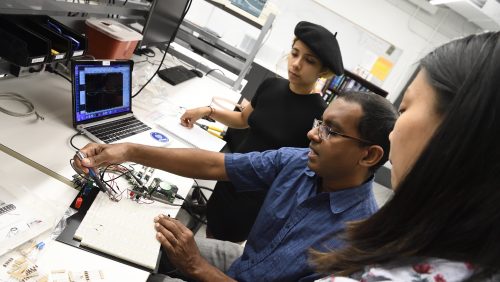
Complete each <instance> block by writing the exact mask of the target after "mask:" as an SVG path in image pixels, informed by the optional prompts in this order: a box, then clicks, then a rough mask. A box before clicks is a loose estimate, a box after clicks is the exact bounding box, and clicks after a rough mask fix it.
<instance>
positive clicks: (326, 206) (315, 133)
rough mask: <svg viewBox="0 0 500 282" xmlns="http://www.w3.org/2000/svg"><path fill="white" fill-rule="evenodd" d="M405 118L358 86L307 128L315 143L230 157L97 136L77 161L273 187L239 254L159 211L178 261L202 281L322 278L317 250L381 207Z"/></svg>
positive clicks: (162, 231) (165, 240) (163, 235)
mask: <svg viewBox="0 0 500 282" xmlns="http://www.w3.org/2000/svg"><path fill="white" fill-rule="evenodd" d="M396 117H397V113H396V112H395V110H394V108H393V107H392V105H391V104H390V103H389V102H388V101H387V100H385V99H384V98H382V97H380V96H377V95H375V94H369V93H357V92H353V93H347V94H343V95H340V96H339V97H338V98H337V99H335V100H333V102H332V103H331V104H330V106H329V107H328V108H327V109H326V110H325V112H324V114H323V121H315V123H314V125H313V128H312V129H311V130H310V131H309V133H308V137H309V139H310V140H311V143H310V146H309V148H282V149H280V150H276V151H266V152H263V153H256V152H254V153H247V154H226V155H224V154H221V153H214V152H208V151H202V150H196V149H166V148H154V147H148V146H142V145H136V144H116V145H98V144H89V145H87V146H86V147H85V148H83V149H82V151H83V152H84V153H86V155H87V156H89V157H88V158H87V159H84V160H83V161H82V162H81V163H80V162H79V160H78V159H77V158H75V163H76V165H77V166H79V167H83V168H84V170H86V167H94V166H97V165H100V164H106V163H121V162H124V161H132V162H136V163H141V164H144V165H146V166H151V167H156V168H160V169H163V170H166V171H169V172H172V173H176V174H179V175H183V176H186V177H193V178H204V179H217V180H228V179H229V180H231V181H232V182H233V183H234V184H235V187H238V189H239V190H241V191H248V190H254V189H267V190H268V194H267V196H266V200H265V201H264V204H263V206H262V208H261V211H260V213H259V216H258V217H257V220H256V222H255V224H254V227H253V228H252V231H251V233H250V236H249V238H248V240H247V243H246V246H245V248H244V250H243V253H242V254H241V256H240V257H239V258H237V259H236V257H238V255H239V254H240V253H236V254H237V255H235V253H234V252H233V253H232V254H231V255H232V257H228V256H226V255H225V254H226V251H227V250H229V249H231V250H234V248H235V246H234V245H230V244H232V243H229V242H221V241H218V240H208V241H207V242H209V243H210V242H211V243H210V244H208V245H209V246H208V247H207V244H206V242H204V243H203V245H202V244H201V242H199V244H200V245H199V247H200V248H198V246H197V244H196V242H195V240H194V238H193V234H192V232H191V231H190V230H189V229H187V228H186V227H185V226H183V225H182V224H181V223H180V222H178V221H177V220H175V219H170V218H168V217H166V216H159V217H157V218H156V219H155V221H156V224H155V227H156V229H157V231H158V233H157V238H158V240H159V241H160V242H161V244H162V246H163V249H164V250H165V252H166V253H167V256H168V258H169V260H170V262H171V263H172V265H174V266H175V267H176V268H177V269H178V270H179V271H180V272H181V273H182V274H183V275H185V276H187V277H189V278H191V279H195V280H197V281H233V279H234V280H237V281H297V280H302V281H310V280H313V279H315V278H316V277H317V276H316V275H315V274H314V272H313V269H312V268H311V267H310V266H309V265H308V263H307V257H308V250H309V249H310V248H314V249H318V250H323V251H324V250H326V249H335V248H338V247H339V246H341V244H342V241H341V240H340V239H339V238H338V237H337V235H339V233H340V232H342V230H343V229H344V226H345V223H346V222H348V221H353V220H360V219H363V218H366V217H368V216H370V215H371V214H372V213H374V212H375V210H376V203H375V200H374V197H373V194H372V180H373V173H374V172H375V170H376V169H377V168H378V167H379V166H380V165H382V164H383V163H385V161H386V160H387V153H388V150H389V141H388V135H389V133H390V131H391V130H392V127H393V125H394V122H395V120H396ZM210 246H213V248H212V249H215V251H214V250H209V252H215V253H216V254H217V255H216V256H217V259H215V260H214V258H207V257H205V258H204V257H203V255H206V254H207V252H206V250H207V249H210ZM200 249H201V250H202V254H200ZM226 249H227V250H226ZM228 254H229V253H228ZM207 259H208V260H207ZM216 260H217V261H216ZM233 261H234V262H233ZM214 265H216V266H217V267H216V266H214ZM229 266H230V267H229ZM228 267H229V269H228Z"/></svg>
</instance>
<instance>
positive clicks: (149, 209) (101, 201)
mask: <svg viewBox="0 0 500 282" xmlns="http://www.w3.org/2000/svg"><path fill="white" fill-rule="evenodd" d="M166 208H167V205H165V204H162V203H158V202H155V203H152V204H139V203H137V202H135V201H132V200H130V199H126V198H124V199H122V200H120V201H119V202H113V201H110V200H109V198H108V196H107V195H106V194H104V193H98V194H97V197H96V198H95V200H94V202H93V203H92V206H91V207H90V208H89V210H88V211H87V213H86V215H85V217H84V218H83V220H82V222H81V223H80V226H79V227H78V229H77V230H76V233H75V235H74V238H75V239H77V240H81V242H80V246H83V247H87V248H91V249H94V250H96V251H99V252H102V253H105V254H108V255H112V256H114V257H117V258H119V259H123V260H125V261H128V262H131V263H135V264H137V265H140V266H143V267H145V268H147V269H155V268H156V265H157V262H158V259H159V252H160V243H159V242H158V240H157V239H156V230H155V229H154V221H153V219H154V218H155V217H156V216H157V215H159V214H165V213H166Z"/></svg>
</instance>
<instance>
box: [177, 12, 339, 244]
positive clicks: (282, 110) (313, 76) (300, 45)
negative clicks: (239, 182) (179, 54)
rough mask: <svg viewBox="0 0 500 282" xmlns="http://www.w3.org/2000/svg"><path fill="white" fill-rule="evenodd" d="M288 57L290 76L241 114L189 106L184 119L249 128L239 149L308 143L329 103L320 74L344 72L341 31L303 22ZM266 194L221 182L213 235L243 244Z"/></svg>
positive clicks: (267, 87) (213, 206)
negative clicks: (317, 90) (205, 119)
mask: <svg viewBox="0 0 500 282" xmlns="http://www.w3.org/2000/svg"><path fill="white" fill-rule="evenodd" d="M294 34H295V38H294V40H293V43H292V50H291V51H290V54H289V56H288V80H287V79H284V78H268V79H266V80H265V81H263V82H262V84H261V85H260V86H259V87H258V89H257V91H256V93H255V96H254V97H253V98H252V101H251V103H250V104H249V105H248V106H247V107H245V108H244V109H243V110H242V111H241V112H236V111H228V110H219V109H214V108H212V107H210V106H208V107H200V108H195V109H190V110H187V111H186V112H185V113H184V115H183V116H182V117H181V123H182V124H183V125H184V126H186V127H192V126H193V125H194V123H195V122H196V121H197V120H198V119H200V118H201V117H203V116H210V117H211V118H213V119H215V120H217V121H219V122H221V123H223V124H225V125H227V126H228V127H230V128H249V130H247V133H246V136H245V138H244V140H243V141H242V143H241V144H240V145H239V146H238V148H237V150H235V152H237V153H246V152H251V151H265V150H271V149H278V148H281V147H307V146H308V144H309V140H308V139H307V136H306V134H307V132H308V131H309V130H310V129H311V125H312V123H313V121H314V119H321V116H322V114H323V111H324V109H325V108H326V104H325V102H324V101H323V99H322V97H321V95H318V93H314V92H313V89H314V86H315V83H316V81H317V79H318V78H320V77H329V76H331V75H332V74H336V75H341V74H343V72H344V68H343V64H342V56H341V53H340V49H339V45H338V43H337V39H336V34H335V35H334V34H332V33H331V32H330V31H328V30H327V29H326V28H324V27H322V26H320V25H317V24H313V23H310V22H305V21H302V22H299V23H298V24H297V25H296V27H295V31H294ZM264 198H265V193H264V192H261V191H258V192H237V187H234V186H233V185H232V184H231V182H218V183H217V185H216V187H215V190H214V193H213V194H212V196H211V197H210V199H209V202H208V211H207V219H208V224H207V236H209V237H213V238H216V239H219V240H226V241H232V242H241V241H245V240H246V239H247V236H248V234H249V232H250V229H251V228H252V226H253V224H254V222H255V219H256V217H257V214H258V212H259V209H260V207H261V205H262V203H263V201H264Z"/></svg>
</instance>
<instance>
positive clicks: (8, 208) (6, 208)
mask: <svg viewBox="0 0 500 282" xmlns="http://www.w3.org/2000/svg"><path fill="white" fill-rule="evenodd" d="M15 209H16V206H14V204H8V205H5V206H3V207H1V208H0V215H2V214H4V213H8V212H10V211H13V210H15Z"/></svg>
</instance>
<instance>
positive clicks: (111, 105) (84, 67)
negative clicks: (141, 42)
mask: <svg viewBox="0 0 500 282" xmlns="http://www.w3.org/2000/svg"><path fill="white" fill-rule="evenodd" d="M133 65H134V62H133V61H131V60H113V61H108V60H73V61H72V62H71V77H72V104H73V105H72V108H73V127H74V128H75V129H77V130H79V131H81V132H82V133H83V134H85V135H86V136H87V137H89V138H90V139H91V140H93V141H95V142H97V143H106V144H109V143H121V142H132V143H139V144H144V145H152V146H165V145H167V144H168V143H169V141H170V140H169V138H168V137H167V135H166V134H165V133H163V132H162V131H159V130H158V129H156V128H155V127H153V126H150V125H147V124H145V123H144V122H142V121H140V120H139V119H138V118H136V117H135V116H134V114H133V113H132V69H133Z"/></svg>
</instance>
